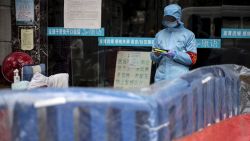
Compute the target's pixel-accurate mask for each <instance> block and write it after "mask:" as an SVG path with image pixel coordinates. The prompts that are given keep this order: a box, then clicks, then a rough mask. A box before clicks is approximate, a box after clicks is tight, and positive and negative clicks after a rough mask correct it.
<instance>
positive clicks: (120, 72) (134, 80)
mask: <svg viewBox="0 0 250 141" xmlns="http://www.w3.org/2000/svg"><path fill="white" fill-rule="evenodd" d="M151 65H152V61H151V59H150V52H132V51H119V52H118V54H117V60H116V70H115V80H114V87H115V88H120V89H133V88H143V87H147V86H149V85H150V77H151Z"/></svg>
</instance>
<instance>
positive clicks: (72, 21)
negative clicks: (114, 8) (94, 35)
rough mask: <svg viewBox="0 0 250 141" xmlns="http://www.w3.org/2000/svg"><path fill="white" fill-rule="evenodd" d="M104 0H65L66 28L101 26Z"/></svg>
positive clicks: (93, 27)
mask: <svg viewBox="0 0 250 141" xmlns="http://www.w3.org/2000/svg"><path fill="white" fill-rule="evenodd" d="M101 7H102V0H64V27H65V28H90V29H96V28H101Z"/></svg>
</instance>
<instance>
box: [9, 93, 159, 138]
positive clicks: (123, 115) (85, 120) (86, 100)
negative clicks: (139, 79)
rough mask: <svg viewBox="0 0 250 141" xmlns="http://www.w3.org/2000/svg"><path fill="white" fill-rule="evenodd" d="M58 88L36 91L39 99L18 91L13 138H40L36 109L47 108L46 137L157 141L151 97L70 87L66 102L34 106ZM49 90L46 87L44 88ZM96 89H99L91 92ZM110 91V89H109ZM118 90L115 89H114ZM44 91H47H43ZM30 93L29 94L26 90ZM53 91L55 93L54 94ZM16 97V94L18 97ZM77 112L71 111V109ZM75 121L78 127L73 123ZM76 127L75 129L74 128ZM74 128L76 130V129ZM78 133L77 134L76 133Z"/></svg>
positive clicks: (155, 115)
mask: <svg viewBox="0 0 250 141" xmlns="http://www.w3.org/2000/svg"><path fill="white" fill-rule="evenodd" d="M60 91H62V90H58V91H57V92H54V93H53V92H52V93H47V94H51V95H53V96H51V97H49V96H48V95H47V94H46V95H42V94H41V93H40V92H39V91H37V94H36V95H34V94H33V95H32V96H31V98H30V99H32V97H40V100H26V101H25V100H24V99H25V98H26V97H25V95H22V94H20V95H19V98H21V97H22V96H23V100H22V98H21V99H19V100H18V101H25V102H18V103H17V104H16V106H15V110H14V120H13V127H14V128H13V129H14V134H13V137H14V139H17V140H19V141H39V139H40V138H41V134H44V133H41V132H44V131H45V130H44V129H43V130H42V131H41V129H40V127H39V126H38V125H39V124H38V123H39V122H40V121H39V117H38V116H37V115H38V111H39V110H40V109H41V108H45V109H46V115H47V116H46V117H47V118H46V123H47V128H46V133H45V134H46V137H45V140H46V141H71V140H72V141H73V140H75V139H76V138H77V139H79V140H88V141H100V140H102V141H112V140H113V141H116V140H120V141H127V140H129V141H154V140H155V141H156V140H157V139H158V137H157V131H151V130H150V128H153V127H155V126H156V125H157V114H158V113H157V109H156V107H154V105H156V104H154V101H151V100H150V99H145V98H143V97H138V96H136V95H133V94H131V93H128V92H127V93H126V95H125V92H120V93H123V94H121V95H119V96H118V95H117V96H115V95H116V94H114V93H113V91H111V90H106V91H103V93H106V94H102V93H101V92H100V91H99V90H91V89H71V90H68V91H66V92H64V94H66V96H65V99H66V101H67V102H66V103H64V104H59V105H53V106H45V107H36V106H35V105H36V104H37V103H39V102H43V101H44V102H46V101H48V100H51V99H54V98H58V97H59V98H60V97H61V95H60ZM47 92H48V91H47ZM94 92H98V93H94ZM108 92H109V93H108ZM116 92H118V91H116ZM44 93H46V91H45V92H44ZM27 95H29V94H27ZM54 95H57V97H55V96H54ZM17 99H18V98H17ZM75 110H77V111H78V112H79V116H78V117H76V116H75V115H74V111H75ZM75 122H77V123H79V124H77V125H78V126H77V128H76V127H75V126H74V123H75ZM76 130H77V131H76ZM75 132H77V133H75ZM75 134H77V135H75Z"/></svg>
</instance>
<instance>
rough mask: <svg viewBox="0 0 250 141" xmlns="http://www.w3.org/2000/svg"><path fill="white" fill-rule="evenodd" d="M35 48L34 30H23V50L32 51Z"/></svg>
mask: <svg viewBox="0 0 250 141" xmlns="http://www.w3.org/2000/svg"><path fill="white" fill-rule="evenodd" d="M33 48H34V29H21V49H22V50H32V49H33Z"/></svg>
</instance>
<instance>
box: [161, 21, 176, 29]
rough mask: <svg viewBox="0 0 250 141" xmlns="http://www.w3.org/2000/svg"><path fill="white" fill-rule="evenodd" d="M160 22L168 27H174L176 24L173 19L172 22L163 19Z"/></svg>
mask: <svg viewBox="0 0 250 141" xmlns="http://www.w3.org/2000/svg"><path fill="white" fill-rule="evenodd" d="M162 24H163V25H164V26H165V27H170V28H174V27H176V26H177V25H178V23H177V21H174V22H169V21H163V22H162Z"/></svg>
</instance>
